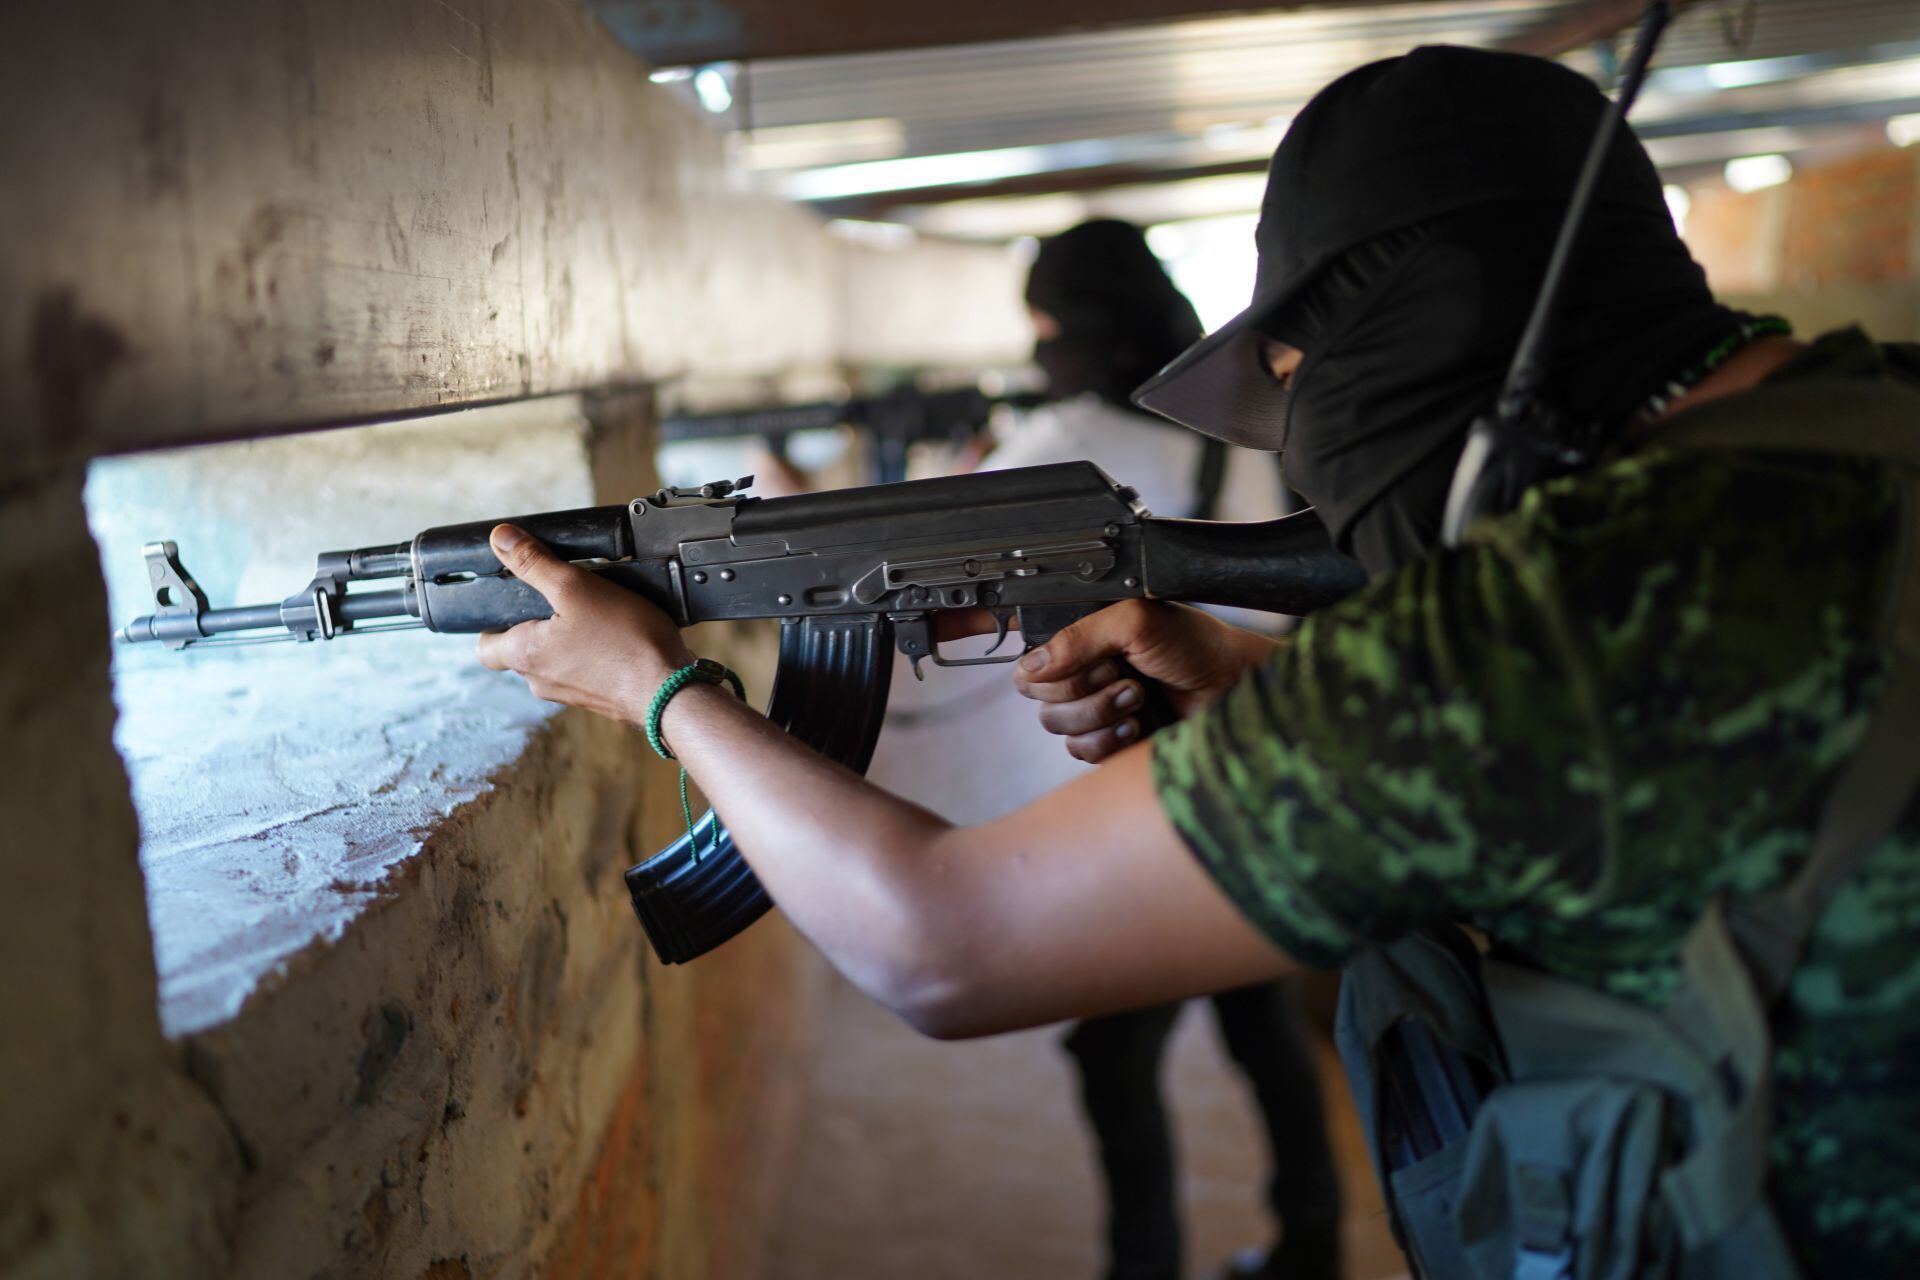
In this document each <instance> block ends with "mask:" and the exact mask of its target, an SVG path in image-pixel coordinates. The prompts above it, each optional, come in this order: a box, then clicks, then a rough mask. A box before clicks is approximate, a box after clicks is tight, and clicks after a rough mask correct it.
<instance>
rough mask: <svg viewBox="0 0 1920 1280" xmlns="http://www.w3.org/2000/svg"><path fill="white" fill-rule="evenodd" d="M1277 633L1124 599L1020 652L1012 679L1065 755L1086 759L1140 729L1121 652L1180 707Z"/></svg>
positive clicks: (1230, 676) (1255, 658)
mask: <svg viewBox="0 0 1920 1280" xmlns="http://www.w3.org/2000/svg"><path fill="white" fill-rule="evenodd" d="M1279 643H1280V642H1279V641H1277V640H1273V639H1271V638H1269V637H1267V636H1262V635H1258V634H1256V633H1254V632H1252V631H1246V630H1243V629H1242V628H1239V627H1234V626H1229V625H1227V624H1226V623H1224V622H1221V621H1220V620H1219V619H1217V618H1214V617H1212V616H1211V615H1209V614H1205V613H1202V612H1201V611H1200V610H1198V609H1190V608H1187V607H1185V606H1183V605H1173V604H1162V603H1157V602H1149V601H1145V600H1124V601H1122V602H1120V603H1119V604H1116V605H1111V606H1109V607H1108V608H1105V609H1102V610H1101V611H1100V612H1098V613H1095V614H1091V615H1089V616H1088V617H1085V618H1082V619H1081V620H1080V621H1078V622H1076V623H1074V624H1073V625H1072V626H1070V627H1068V628H1066V629H1065V630H1063V631H1061V632H1060V634H1058V635H1056V636H1055V637H1054V638H1053V639H1051V640H1049V641H1048V642H1047V643H1046V644H1045V645H1043V646H1041V647H1040V648H1038V649H1035V650H1034V651H1033V652H1032V653H1029V654H1028V655H1027V656H1026V657H1024V658H1022V659H1021V660H1020V664H1019V666H1018V668H1016V670H1015V672H1014V685H1015V687H1016V688H1018V689H1019V691H1020V692H1021V693H1022V694H1023V695H1024V696H1026V697H1029V698H1032V699H1033V700H1034V701H1036V702H1040V703H1043V704H1045V705H1043V706H1042V707H1041V708H1040V725H1041V727H1042V728H1044V729H1046V731H1047V732H1049V733H1057V734H1059V735H1060V736H1062V737H1064V738H1065V739H1066V740H1067V753H1068V754H1069V755H1071V756H1073V757H1074V758H1075V759H1078V760H1085V761H1087V762H1088V763H1090V764H1091V763H1095V762H1098V761H1100V760H1104V759H1106V758H1107V757H1108V756H1110V755H1112V754H1114V753H1115V752H1116V751H1119V750H1121V749H1122V748H1124V747H1127V746H1129V745H1131V744H1132V743H1134V742H1137V741H1138V740H1139V738H1140V721H1139V719H1138V718H1137V717H1138V715H1139V711H1140V704H1141V702H1142V701H1143V697H1144V694H1143V691H1142V689H1141V687H1140V681H1139V680H1138V679H1135V678H1133V677H1132V675H1131V674H1130V673H1128V672H1126V671H1125V670H1123V668H1122V666H1121V664H1122V662H1124V663H1125V664H1126V665H1127V666H1130V667H1131V668H1132V669H1133V671H1134V672H1138V673H1139V674H1140V675H1142V676H1146V677H1148V678H1150V679H1153V680H1156V681H1158V682H1159V683H1160V685H1161V687H1162V688H1163V689H1164V690H1165V691H1166V694H1167V700H1168V701H1169V702H1170V703H1172V704H1173V709H1174V711H1175V712H1176V713H1178V714H1179V715H1181V716H1183V717H1184V716H1187V715H1190V714H1191V713H1192V712H1193V711H1194V709H1195V708H1197V707H1200V706H1204V705H1205V704H1206V703H1208V702H1211V701H1212V700H1213V699H1215V698H1217V697H1219V696H1220V695H1221V694H1222V693H1224V692H1226V690H1227V689H1228V688H1229V687H1230V686H1232V685H1233V683H1234V682H1235V681H1237V680H1238V679H1239V678H1240V676H1241V674H1242V673H1243V672H1245V671H1246V670H1247V669H1248V668H1249V667H1254V666H1257V665H1259V664H1260V663H1262V662H1264V661H1266V659H1267V658H1268V657H1270V656H1271V655H1272V654H1273V651H1274V649H1275V648H1277V647H1278V645H1279Z"/></svg>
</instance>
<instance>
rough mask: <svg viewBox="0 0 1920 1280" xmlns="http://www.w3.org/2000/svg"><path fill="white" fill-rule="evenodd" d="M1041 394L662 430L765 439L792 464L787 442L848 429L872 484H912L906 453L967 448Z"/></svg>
mask: <svg viewBox="0 0 1920 1280" xmlns="http://www.w3.org/2000/svg"><path fill="white" fill-rule="evenodd" d="M1043 399H1044V397H1042V396H1041V395H1039V394H1038V393H1036V392H1017V393H1012V394H1008V395H988V394H987V393H986V392H984V391H981V390H979V389H977V388H974V387H965V388H962V389H960V390H958V391H917V390H914V389H912V388H907V389H904V390H899V391H889V392H887V393H886V394H884V395H878V396H857V397H854V398H852V399H848V400H822V401H817V402H814V403H809V404H794V405H776V406H773V407H771V408H766V409H746V410H741V411H738V412H732V413H676V414H671V415H669V416H667V417H666V418H663V419H662V420H661V422H660V442H661V443H662V444H678V443H682V442H685V441H688V440H733V439H747V438H751V437H758V438H760V439H761V440H762V441H764V442H765V443H766V446H767V449H768V451H769V452H771V453H773V454H774V455H775V456H776V457H781V458H785V457H786V456H787V440H788V438H789V437H791V436H792V435H794V434H795V433H797V432H801V431H824V430H831V429H833V428H835V427H840V426H848V427H852V428H854V429H855V430H856V431H858V432H860V433H861V434H862V435H863V436H865V437H866V441H867V446H868V467H867V475H866V477H865V480H866V483H868V484H890V483H892V482H893V481H896V480H905V479H906V478H907V453H908V451H909V450H910V449H911V448H912V447H913V446H914V445H916V444H921V443H934V444H950V445H953V446H954V447H955V448H961V447H964V446H965V445H967V444H969V443H971V442H972V441H973V440H974V439H975V438H976V437H977V436H979V435H980V433H981V432H983V431H985V430H986V428H987V422H988V420H989V419H990V418H991V417H992V416H993V411H994V410H995V409H997V408H999V407H1000V406H1001V405H1007V406H1009V407H1012V408H1017V409H1030V408H1033V407H1034V406H1036V405H1038V404H1040V403H1042V401H1043Z"/></svg>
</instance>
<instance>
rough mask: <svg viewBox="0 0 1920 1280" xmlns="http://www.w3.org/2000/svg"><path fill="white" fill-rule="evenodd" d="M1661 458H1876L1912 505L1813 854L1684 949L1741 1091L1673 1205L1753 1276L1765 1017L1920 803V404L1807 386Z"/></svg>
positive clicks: (1718, 411)
mask: <svg viewBox="0 0 1920 1280" xmlns="http://www.w3.org/2000/svg"><path fill="white" fill-rule="evenodd" d="M1659 444H1660V445H1661V446H1662V447H1678V448H1688V449H1693V448H1727V449H1742V450H1762V451H1768V452H1775V451H1779V452H1795V453H1819V454H1829V455H1832V454H1839V455H1847V456H1854V457H1862V458H1876V459H1881V460H1884V461H1886V462H1888V463H1889V464H1891V465H1892V466H1894V467H1895V468H1896V469H1897V470H1898V471H1899V472H1900V473H1901V475H1902V481H1903V486H1904V488H1905V491H1906V494H1905V499H1906V500H1905V504H1904V506H1905V516H1904V523H1903V528H1902V532H1901V545H1900V548H1899V550H1898V553H1897V554H1896V556H1895V560H1894V563H1895V569H1894V577H1893V580H1892V582H1891V583H1890V584H1889V588H1890V589H1889V592H1888V601H1889V607H1888V611H1887V614H1886V616H1885V622H1884V625H1885V628H1886V632H1887V640H1888V642H1889V646H1890V648H1891V649H1892V650H1893V653H1894V667H1893V672H1892V675H1891V677H1890V679H1889V681H1888V685H1887V688H1886V690H1885V692H1884V693H1883V694H1882V695H1881V698H1880V702H1879V704H1878V706H1877V707H1876V708H1875V710H1874V714H1873V718H1872V720H1871V721H1870V723H1869V725H1868V728H1867V731H1866V733H1865V735H1864V736H1863V738H1862V740H1861V742H1860V745H1859V747H1858V748H1857V749H1856V750H1855V752H1854V754H1853V756H1852V758H1851V759H1850V760H1849V761H1848V762H1847V764H1846V765H1845V766H1844V767H1843V768H1842V770H1841V772H1840V775H1839V777H1838V778H1837V779H1836V780H1835V782H1834V785H1833V787H1832V789H1831V790H1830V791H1829V792H1828V795H1827V799H1826V801H1825V803H1824V806H1823V808H1822V811H1821V815H1820V819H1819V822H1818V825H1817V826H1816V828H1815V834H1814V841H1813V850H1812V853H1811V854H1810V855H1809V857H1808V859H1807V861H1806V863H1805V864H1804V865H1803V866H1802V867H1801V869H1800V871H1799V872H1798V873H1797V874H1796V875H1795V876H1794V877H1793V879H1792V880H1790V881H1788V882H1787V883H1786V884H1785V885H1783V886H1781V887H1780V888H1778V889H1776V890H1773V891H1772V892H1770V893H1766V894H1763V895H1759V896H1757V897H1753V898H1747V899H1742V900H1739V901H1737V902H1734V903H1732V904H1731V905H1729V904H1727V903H1726V902H1715V903H1714V904H1713V905H1712V906H1711V907H1710V908H1709V909H1708V911H1707V913H1706V915H1705V916H1704V917H1703V918H1702V920H1701V922H1700V923H1699V924H1698V925H1697V926H1696V927H1695V928H1694V930H1693V932H1692V934H1691V935H1689V937H1688V939H1687V943H1686V946H1685V949H1684V951H1683V953H1682V969H1683V972H1684V974H1685V977H1686V982H1685V983H1684V984H1683V985H1682V988H1681V990H1680V993H1679V994H1678V995H1677V996H1676V998H1675V1000H1674V1003H1673V1005H1672V1006H1671V1008H1670V1009H1669V1018H1670V1020H1671V1021H1672V1022H1673V1024H1674V1025H1676V1026H1679V1027H1682V1028H1686V1029H1688V1031H1689V1033H1690V1034H1692V1035H1694V1036H1696V1037H1698V1038H1699V1039H1700V1041H1701V1042H1702V1047H1703V1048H1704V1049H1707V1050H1708V1051H1709V1052H1710V1053H1711V1054H1712V1055H1713V1056H1714V1057H1715V1058H1717V1059H1718V1060H1719V1061H1720V1063H1721V1066H1722V1070H1723V1072H1724V1073H1725V1074H1727V1075H1728V1076H1729V1077H1730V1083H1732V1084H1733V1086H1734V1087H1733V1089H1732V1090H1731V1098H1732V1106H1731V1109H1730V1111H1728V1112H1727V1113H1725V1114H1724V1115H1723V1116H1721V1117H1720V1118H1719V1119H1720V1123H1717V1124H1716V1125H1715V1126H1714V1127H1715V1129H1716V1130H1717V1132H1713V1133H1710V1134H1707V1135H1704V1139H1703V1141H1702V1142H1701V1143H1700V1144H1699V1145H1698V1146H1697V1147H1696V1149H1695V1150H1694V1151H1693V1152H1692V1153H1690V1155H1689V1156H1688V1158H1687V1159H1686V1160H1685V1161H1684V1162H1682V1164H1680V1165H1679V1166H1678V1167H1676V1168H1675V1169H1673V1170H1671V1171H1669V1173H1668V1174H1667V1175H1666V1178H1665V1184H1666V1185H1665V1192H1666V1196H1667V1199H1668V1202H1669V1204H1670V1205H1671V1206H1672V1207H1673V1209H1674V1213H1675V1217H1676V1220H1677V1222H1678V1225H1679V1227H1680V1230H1681V1235H1682V1237H1683V1239H1684V1240H1686V1242H1687V1243H1688V1244H1689V1245H1690V1246H1695V1247H1702V1246H1706V1247H1713V1246H1714V1245H1716V1244H1724V1245H1725V1246H1727V1247H1734V1248H1739V1249H1741V1250H1742V1251H1743V1255H1742V1256H1741V1257H1737V1258H1730V1259H1727V1261H1728V1262H1729V1263H1730V1264H1731V1265H1733V1266H1735V1267H1738V1268H1741V1269H1747V1270H1753V1269H1755V1260H1754V1259H1753V1258H1752V1257H1751V1251H1752V1250H1753V1249H1754V1248H1756V1247H1758V1248H1759V1249H1761V1251H1762V1253H1763V1254H1771V1253H1773V1252H1774V1251H1775V1249H1776V1247H1777V1249H1778V1250H1780V1251H1784V1249H1785V1246H1784V1243H1781V1242H1778V1241H1777V1239H1776V1240H1774V1241H1773V1242H1771V1243H1769V1241H1768V1237H1776V1238H1777V1235H1778V1232H1777V1227H1775V1226H1774V1224H1773V1223H1772V1221H1771V1215H1770V1214H1767V1213H1765V1212H1764V1179H1765V1172H1766V1169H1767V1165H1768V1159H1767V1155H1768V1137H1769V1133H1770V1130H1771V1125H1772V1095H1771V1086H1772V1072H1771V1062H1772V1037H1771V1033H1770V1029H1769V1025H1768V1012H1769V1010H1770V1009H1771V1008H1772V1006H1773V1004H1774V1003H1775V1002H1776V1001H1777V1000H1778V999H1779V998H1780V996H1781V995H1782V994H1783V993H1784V991H1785V990H1786V986H1787V983H1788V981H1789V980H1790V979H1791V977H1792V974H1793V972H1794V970H1795V969H1796V968H1797V967H1798V966H1799V964H1800V959H1801V955H1802V953H1803V952H1804V950H1805V948H1806V943H1807V940H1808V938H1809V937H1810V936H1811V935H1812V933H1813V931H1814V928H1815V926H1816V925H1817V924H1818V922H1819V920H1820V917H1821V915H1822V913H1823V912H1824V911H1825V909H1826V906H1827V904H1828V902H1829V901H1830V900H1831V899H1832V896H1833V894H1834V893H1835V892H1836V891H1837V890H1838V889H1839V887H1840V886H1841V885H1842V884H1844V883H1845V882H1846V881H1847V879H1848V878H1850V877H1851V875H1852V874H1853V873H1854V872H1855V871H1856V870H1857V869H1858V868H1859V867H1860V865H1861V863H1862V862H1864V861H1865V859H1866V858H1867V856H1868V855H1869V854H1870V853H1871V852H1872V851H1873V850H1874V849H1875V848H1877V847H1878V846H1879V845H1880V843H1881V841H1882V840H1884V839H1885V837H1886V836H1887V835H1888V834H1889V833H1890V832H1891V831H1892V830H1893V828H1894V826H1895V825H1896V824H1897V823H1898V822H1899V820H1900V818H1901V815H1902V814H1904V813H1905V812H1906V809H1907V807H1908V805H1909V804H1911V803H1912V801H1913V798H1914V795H1915V792H1916V790H1917V789H1920V750H1915V748H1914V742H1915V737H1916V732H1917V731H1920V393H1916V392H1914V391H1912V390H1909V389H1907V388H1905V387H1901V386H1899V385H1897V384H1894V383H1890V382H1885V381H1878V382H1876V381H1868V380H1863V379H1855V380H1837V379H1836V380H1831V381H1830V380H1825V379H1807V380H1804V381H1800V382H1794V383H1788V384H1782V385H1780V386H1777V387H1767V388H1762V389H1761V390H1759V391H1756V392H1753V393H1750V394H1749V395H1746V396H1740V397H1734V398H1731V399H1729V400H1726V401H1720V402H1716V403H1715V404H1713V405H1709V406H1706V407H1705V408H1703V409H1701V410H1698V411H1696V412H1694V413H1689V414H1686V415H1683V416H1682V417H1681V418H1678V419H1676V420H1675V422H1674V423H1673V424H1672V429H1671V435H1670V436H1669V435H1667V434H1666V433H1663V438H1662V439H1661V440H1660V441H1659ZM1736 940H1737V945H1736ZM1757 1215H1764V1220H1762V1217H1760V1216H1757ZM1743 1225H1745V1226H1748V1227H1750V1228H1752V1229H1750V1230H1746V1231H1742V1230H1740V1229H1739V1228H1741V1227H1742V1226H1743ZM1783 1256H1784V1255H1783Z"/></svg>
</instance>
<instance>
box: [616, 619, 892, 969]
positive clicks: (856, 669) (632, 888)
mask: <svg viewBox="0 0 1920 1280" xmlns="http://www.w3.org/2000/svg"><path fill="white" fill-rule="evenodd" d="M892 679H893V623H892V622H891V621H890V620H889V619H888V618H887V617H886V616H885V615H884V614H881V615H873V616H858V615H856V616H837V617H809V618H801V619H798V620H796V621H793V622H787V623H784V624H783V625H782V627H781V631H780V666H779V669H778V671H777V672H776V673H775V675H774V680H773V693H772V696H771V699H770V701H769V703H768V707H767V718H768V719H769V720H771V721H773V723H775V724H776V725H779V726H780V727H781V728H783V729H785V730H786V731H787V732H789V733H791V734H793V735H794V736H795V737H797V738H799V739H800V741H802V742H804V743H806V744H807V745H808V746H810V747H812V748H813V749H814V750H816V751H818V752H819V753H820V754H821V755H824V756H826V757H827V758H828V759H830V760H834V761H837V762H839V763H840V764H843V765H846V766H847V767H848V768H849V769H852V770H854V771H855V772H857V773H865V772H866V769H867V764H868V762H869V761H870V760H872V759H873V746H874V743H875V741H877V740H878V739H879V737H880V725H881V722H882V721H883V720H884V719H885V717H886V712H887V691H888V689H889V688H890V686H891V683H892ZM696 850H698V851H699V852H698V853H697V854H696V852H695V851H696ZM627 892H628V893H629V894H630V895H631V896H632V898H633V912H634V914H635V915H637V916H639V917H640V926H641V928H643V929H644V930H646V934H647V941H648V942H650V943H652V944H653V952H654V954H655V955H657V956H659V957H660V961H661V963H663V964H684V963H685V962H687V961H688V960H692V959H694V958H695V957H697V956H702V955H705V954H706V953H707V952H709V951H711V950H713V949H714V948H715V947H717V946H719V945H720V944H721V943H723V942H725V941H727V940H728V939H729V938H731V937H733V936H734V935H735V934H737V933H739V932H741V931H742V930H744V929H745V928H746V927H747V926H748V925H750V924H752V923H753V922H754V921H756V920H758V919H759V918H760V917H761V916H763V915H765V914H766V913H767V909H768V908H769V907H771V906H772V905H773V899H772V898H770V897H768V896H767V891H766V889H765V888H763V887H762V886H761V884H760V880H759V878H758V877H757V876H755V875H754V874H753V869H752V868H751V867H749V866H748V865H747V863H746V860H745V859H744V858H742V857H741V856H740V852H739V850H737V849H735V848H734V845H733V834H732V833H731V832H730V831H728V830H727V829H726V827H725V826H724V825H722V824H721V822H720V820H719V818H717V817H715V816H714V813H713V811H712V810H711V809H709V810H707V812H706V815H705V816H704V817H702V818H701V819H700V820H699V821H698V822H696V823H694V825H693V830H692V831H691V832H689V833H687V834H685V835H682V836H681V837H680V838H679V839H678V840H675V841H674V842H673V843H672V844H670V845H668V846H667V847H666V848H664V849H662V850H661V851H660V852H659V853H656V854H654V855H653V857H651V858H648V859H647V860H646V861H645V862H642V863H641V864H640V865H639V866H636V867H633V868H631V869H630V870H629V871H628V872H627Z"/></svg>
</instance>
